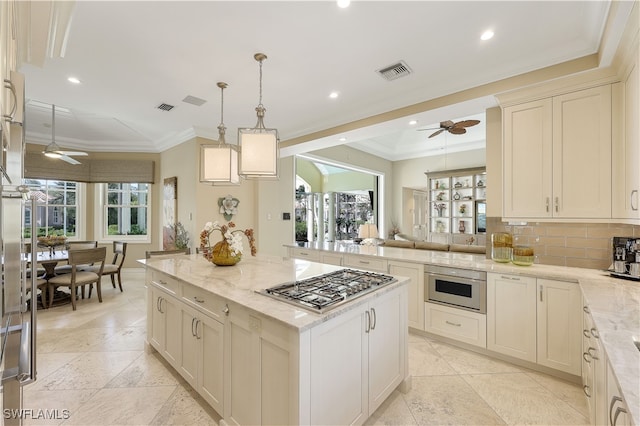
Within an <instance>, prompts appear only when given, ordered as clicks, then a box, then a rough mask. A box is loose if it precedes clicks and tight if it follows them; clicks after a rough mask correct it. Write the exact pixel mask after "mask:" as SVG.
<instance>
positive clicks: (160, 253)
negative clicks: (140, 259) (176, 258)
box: [145, 247, 191, 259]
mask: <svg viewBox="0 0 640 426" xmlns="http://www.w3.org/2000/svg"><path fill="white" fill-rule="evenodd" d="M174 254H191V249H190V248H189V247H187V248H183V249H176V250H151V251H146V252H145V258H146V259H149V258H151V257H158V256H169V255H174Z"/></svg>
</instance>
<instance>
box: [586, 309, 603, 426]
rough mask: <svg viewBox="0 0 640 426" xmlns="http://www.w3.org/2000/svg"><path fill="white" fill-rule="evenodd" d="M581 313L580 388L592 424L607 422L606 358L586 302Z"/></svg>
mask: <svg viewBox="0 0 640 426" xmlns="http://www.w3.org/2000/svg"><path fill="white" fill-rule="evenodd" d="M582 309H583V315H582V328H583V329H582V360H581V361H582V389H583V392H584V394H585V396H586V398H587V406H588V407H589V419H590V421H591V424H592V425H606V424H607V421H608V420H607V408H608V407H607V388H606V380H607V372H606V368H607V360H606V355H605V353H604V351H603V350H602V345H601V344H600V337H599V334H598V330H597V329H596V328H595V325H594V324H593V318H591V314H590V313H589V308H588V307H587V305H586V302H583V308H582Z"/></svg>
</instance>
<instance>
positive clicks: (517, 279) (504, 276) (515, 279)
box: [500, 275, 520, 281]
mask: <svg viewBox="0 0 640 426" xmlns="http://www.w3.org/2000/svg"><path fill="white" fill-rule="evenodd" d="M500 278H502V279H505V280H513V281H520V278H518V277H507V276H506V275H500Z"/></svg>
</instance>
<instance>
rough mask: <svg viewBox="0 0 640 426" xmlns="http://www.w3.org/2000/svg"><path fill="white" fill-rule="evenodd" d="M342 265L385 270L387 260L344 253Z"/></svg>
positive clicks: (379, 270)
mask: <svg viewBox="0 0 640 426" xmlns="http://www.w3.org/2000/svg"><path fill="white" fill-rule="evenodd" d="M344 266H350V267H352V268H360V269H368V270H371V271H378V272H387V261H386V260H384V259H376V258H375V257H364V256H350V255H346V256H345V257H344Z"/></svg>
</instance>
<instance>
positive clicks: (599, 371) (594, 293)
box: [286, 242, 640, 425]
mask: <svg viewBox="0 0 640 426" xmlns="http://www.w3.org/2000/svg"><path fill="white" fill-rule="evenodd" d="M286 247H287V249H288V251H289V256H290V257H292V258H298V259H308V260H312V261H317V262H324V263H331V264H333V265H338V266H344V267H349V266H356V265H357V266H358V267H360V268H363V269H369V270H375V271H379V272H387V273H391V274H397V275H404V276H408V277H410V278H411V282H410V283H409V296H408V303H409V305H408V313H409V320H408V323H409V325H410V327H412V328H413V329H415V330H417V331H418V332H420V333H425V332H426V333H428V334H429V335H430V336H431V337H434V338H436V339H438V338H440V339H443V340H444V341H447V342H449V343H453V344H458V345H460V346H463V347H465V348H466V349H470V350H474V351H477V352H480V353H484V354H486V355H488V356H493V357H496V358H501V359H505V360H507V361H511V362H514V363H516V364H520V365H524V366H526V367H528V368H532V369H536V370H539V371H543V372H545V373H549V374H554V375H556V376H559V377H564V378H567V379H568V380H572V381H575V382H581V383H582V385H583V389H584V393H585V397H586V398H587V401H588V404H589V407H590V410H591V413H590V414H591V421H592V424H607V422H608V421H609V422H610V424H613V423H614V422H613V419H614V417H617V418H618V423H617V424H618V425H640V351H639V350H638V349H639V348H637V347H636V345H635V344H634V341H637V340H640V282H639V281H632V280H625V279H620V278H614V277H611V276H609V274H608V273H607V272H605V271H600V270H595V269H585V268H571V267H561V266H552V265H542V264H534V265H531V266H516V265H513V264H511V263H496V262H494V261H492V260H490V259H487V258H486V256H485V255H478V254H468V253H458V252H447V251H437V250H420V249H406V248H398V247H385V246H383V245H382V246H367V245H357V244H353V243H349V242H312V243H304V244H287V245H286ZM429 266H436V267H446V268H458V269H461V270H471V271H478V272H483V273H486V276H487V279H486V281H487V283H486V285H487V290H486V291H487V296H486V297H487V307H486V314H484V313H482V312H469V311H468V310H463V309H455V308H452V307H449V306H443V305H440V304H435V303H431V302H429V301H427V298H428V295H427V292H428V290H427V287H428V283H427V276H428V274H426V272H427V267H429ZM597 348H600V350H599V352H598V351H597ZM608 419H609V420H608Z"/></svg>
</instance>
